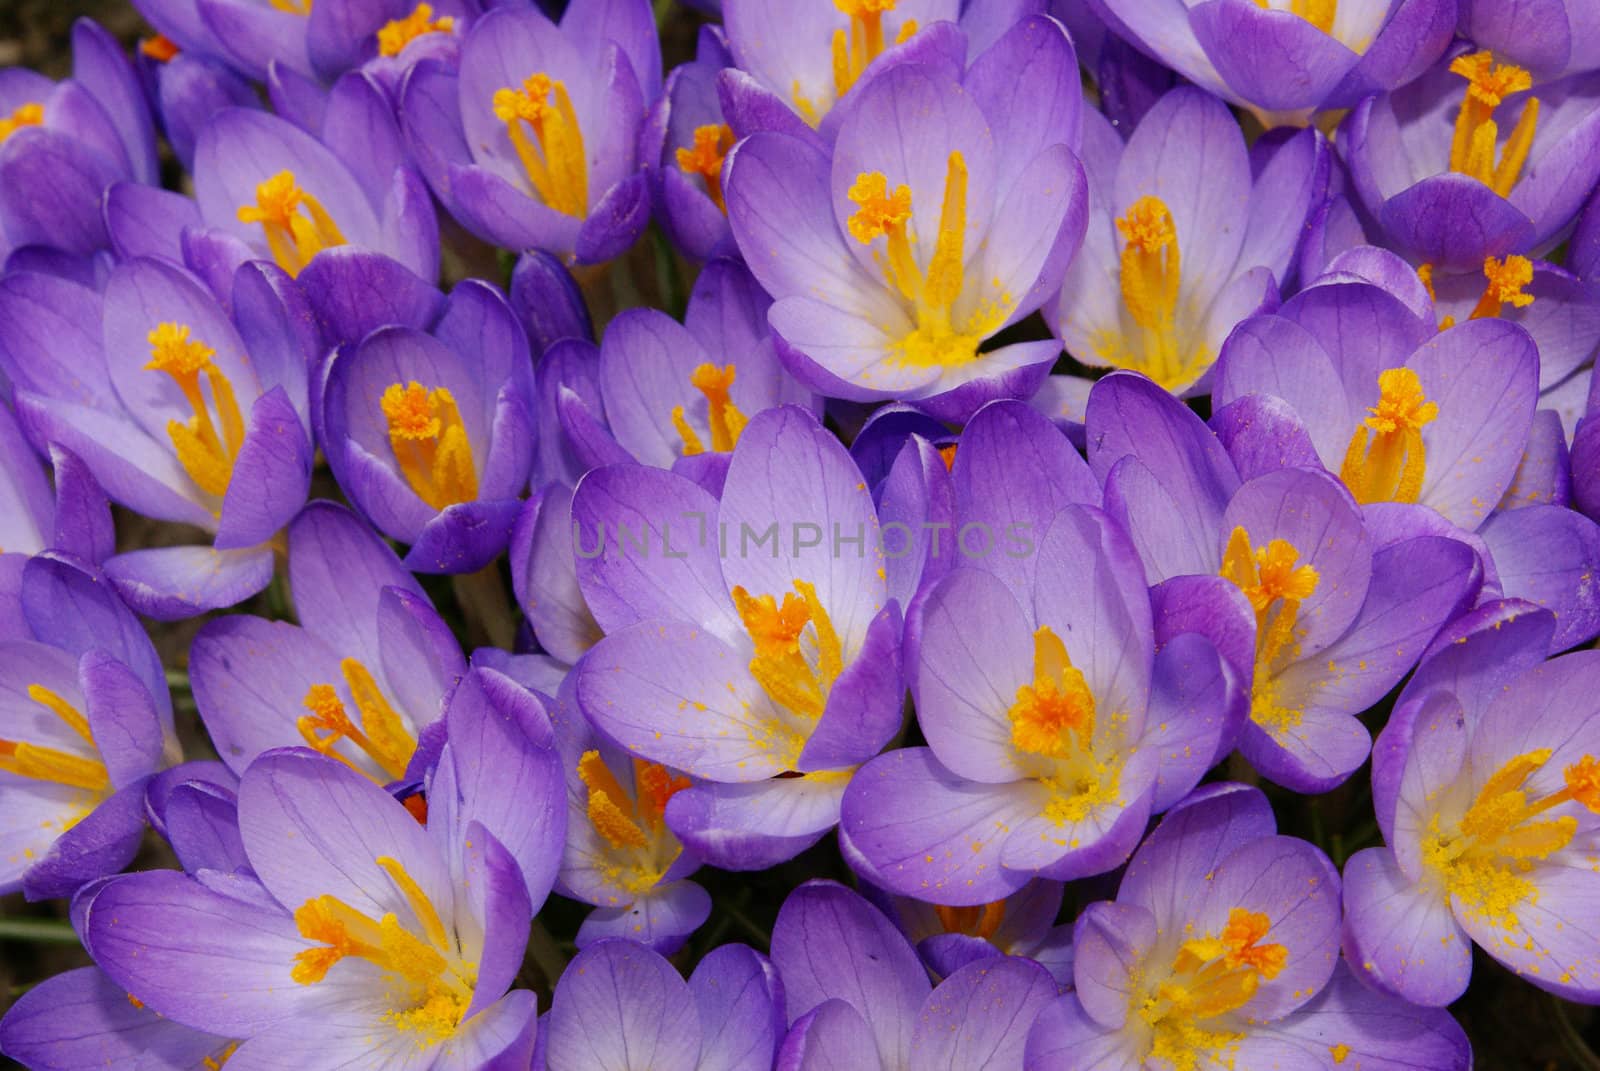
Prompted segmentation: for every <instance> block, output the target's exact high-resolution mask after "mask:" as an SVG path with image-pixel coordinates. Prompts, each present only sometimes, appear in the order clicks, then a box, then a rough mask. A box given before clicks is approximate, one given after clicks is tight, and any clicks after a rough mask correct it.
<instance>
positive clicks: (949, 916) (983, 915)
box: [933, 900, 1006, 941]
mask: <svg viewBox="0 0 1600 1071" xmlns="http://www.w3.org/2000/svg"><path fill="white" fill-rule="evenodd" d="M933 913H934V914H935V915H937V916H939V925H941V926H943V927H944V932H945V933H964V934H966V935H967V936H968V937H978V938H981V939H983V940H985V941H987V940H989V939H990V938H991V937H993V936H994V935H995V931H997V930H999V929H1000V924H1001V923H1002V922H1004V921H1005V918H1006V902H1005V901H1004V900H994V901H991V902H990V903H987V904H973V905H972V906H971V907H950V906H948V905H945V904H935V905H933Z"/></svg>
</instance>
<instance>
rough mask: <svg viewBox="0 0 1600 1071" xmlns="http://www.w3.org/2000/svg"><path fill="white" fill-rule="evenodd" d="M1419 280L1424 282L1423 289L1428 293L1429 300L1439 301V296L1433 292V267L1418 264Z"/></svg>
mask: <svg viewBox="0 0 1600 1071" xmlns="http://www.w3.org/2000/svg"><path fill="white" fill-rule="evenodd" d="M1417 278H1418V279H1420V280H1422V288H1423V289H1424V290H1426V291H1427V292H1428V300H1429V301H1438V300H1439V295H1438V294H1435V293H1434V292H1433V265H1432V264H1418V265H1417Z"/></svg>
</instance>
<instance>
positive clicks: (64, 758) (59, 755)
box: [0, 684, 111, 817]
mask: <svg viewBox="0 0 1600 1071" xmlns="http://www.w3.org/2000/svg"><path fill="white" fill-rule="evenodd" d="M28 698H29V699H31V700H33V701H34V702H35V703H38V704H39V705H40V706H42V707H44V708H45V709H46V710H48V711H49V712H50V713H52V714H54V715H55V716H56V717H57V718H59V719H60V720H61V721H62V723H63V724H65V725H66V726H67V727H68V728H69V729H71V730H72V731H73V732H74V733H76V734H78V736H80V737H81V738H82V739H83V742H84V744H85V750H86V751H87V752H88V754H87V755H84V754H80V753H77V752H73V751H62V750H59V749H57V748H53V747H41V746H39V745H37V744H30V743H28V742H26V741H23V740H6V739H0V770H4V771H6V772H7V773H10V774H15V775H16V776H18V777H26V778H28V779H29V780H33V781H49V782H51V783H53V784H57V785H66V786H67V787H68V788H79V789H83V790H84V791H85V792H88V793H91V794H92V796H93V798H94V800H95V801H96V802H98V801H99V800H100V799H103V798H105V797H106V796H108V795H110V793H111V776H110V774H108V773H107V772H106V767H105V763H103V762H101V761H100V749H99V748H98V747H97V746H96V744H95V742H94V736H93V734H92V733H90V732H89V720H88V719H87V718H85V717H84V716H83V714H82V713H80V712H79V710H78V708H77V707H75V706H73V705H72V704H71V703H69V702H67V701H66V700H65V699H63V698H61V696H59V695H57V694H56V693H55V692H52V691H51V690H50V689H48V688H46V687H44V686H43V685H42V684H30V685H28ZM92 809H93V808H92V806H91V807H89V808H86V809H85V810H84V814H87V813H88V812H89V810H92ZM80 817H81V816H80Z"/></svg>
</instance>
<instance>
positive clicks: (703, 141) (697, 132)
mask: <svg viewBox="0 0 1600 1071" xmlns="http://www.w3.org/2000/svg"><path fill="white" fill-rule="evenodd" d="M731 148H733V129H732V128H731V127H730V126H728V124H727V123H711V124H708V125H706V126H697V127H695V128H694V145H693V146H692V147H689V148H680V149H679V150H678V167H679V169H680V170H682V171H683V172H684V173H686V174H690V175H699V176H700V177H701V178H702V179H704V180H705V184H706V194H707V195H708V196H709V197H710V198H711V200H712V203H713V204H715V205H716V206H717V207H718V208H720V209H721V210H722V212H723V213H724V214H726V213H727V211H728V206H727V205H726V204H725V203H724V202H723V200H722V161H723V160H725V159H727V156H728V150H729V149H731Z"/></svg>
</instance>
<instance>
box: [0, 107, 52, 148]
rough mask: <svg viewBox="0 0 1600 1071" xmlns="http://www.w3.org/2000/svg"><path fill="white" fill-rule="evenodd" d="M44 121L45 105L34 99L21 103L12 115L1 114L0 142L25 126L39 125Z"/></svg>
mask: <svg viewBox="0 0 1600 1071" xmlns="http://www.w3.org/2000/svg"><path fill="white" fill-rule="evenodd" d="M43 122H44V105H42V104H37V103H34V102H32V101H30V102H28V103H27V104H19V105H18V106H17V107H16V108H14V109H13V110H12V112H11V114H10V115H4V116H0V142H3V141H5V140H6V139H7V138H9V137H10V136H11V135H12V134H15V133H16V132H17V131H19V130H21V129H22V128H23V127H25V126H39V125H40V124H42V123H43Z"/></svg>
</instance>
